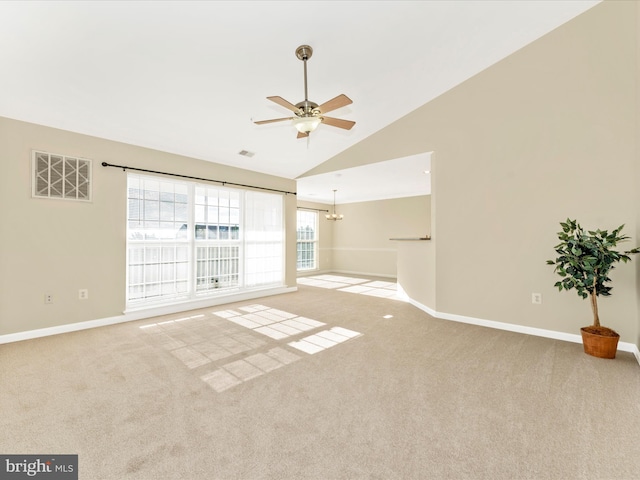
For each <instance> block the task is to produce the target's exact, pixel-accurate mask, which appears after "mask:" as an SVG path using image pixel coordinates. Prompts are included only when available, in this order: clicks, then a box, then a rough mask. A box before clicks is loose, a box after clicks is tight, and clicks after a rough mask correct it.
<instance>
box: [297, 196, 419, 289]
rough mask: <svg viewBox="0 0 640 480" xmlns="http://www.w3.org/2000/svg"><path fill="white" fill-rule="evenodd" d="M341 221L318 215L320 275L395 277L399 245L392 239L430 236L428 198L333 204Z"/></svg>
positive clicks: (302, 204)
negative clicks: (340, 274)
mask: <svg viewBox="0 0 640 480" xmlns="http://www.w3.org/2000/svg"><path fill="white" fill-rule="evenodd" d="M298 206H299V207H307V208H316V209H322V210H330V211H332V210H333V205H326V204H322V203H310V202H303V201H299V202H298ZM336 212H337V213H341V214H343V215H344V219H343V220H339V221H329V220H326V219H325V218H324V215H325V213H326V212H319V213H320V218H319V231H320V242H319V248H320V268H319V270H320V271H324V272H326V271H334V272H342V273H354V274H368V275H374V276H383V277H396V274H397V265H396V263H397V249H398V242H396V241H392V240H390V238H394V237H421V236H425V235H427V234H429V233H430V231H431V228H430V223H431V198H430V196H429V195H424V196H419V197H406V198H395V199H388V200H376V201H371V202H358V203H347V204H336Z"/></svg>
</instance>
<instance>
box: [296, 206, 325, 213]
mask: <svg viewBox="0 0 640 480" xmlns="http://www.w3.org/2000/svg"><path fill="white" fill-rule="evenodd" d="M298 210H313V211H314V212H328V211H329V210H322V209H320V208H310V207H298Z"/></svg>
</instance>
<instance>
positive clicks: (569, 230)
mask: <svg viewBox="0 0 640 480" xmlns="http://www.w3.org/2000/svg"><path fill="white" fill-rule="evenodd" d="M560 226H561V227H562V231H561V232H558V238H559V239H560V243H559V244H558V245H556V246H555V250H556V253H557V254H558V257H557V258H556V259H555V260H547V264H548V265H555V269H554V272H556V273H557V274H558V275H560V277H561V278H562V279H561V280H560V281H558V282H556V284H555V286H556V287H558V290H560V291H562V290H571V289H575V290H576V292H577V293H578V295H579V296H580V297H582V298H583V299H587V298H589V299H590V300H591V309H592V311H593V324H592V325H591V326H588V327H583V328H581V329H580V332H581V333H582V343H583V345H584V351H585V353H588V354H589V355H593V356H596V357H600V358H615V356H616V350H617V348H618V340H619V339H620V335H618V333H617V332H615V331H614V330H612V329H610V328H607V327H603V326H601V325H600V318H599V317H598V297H599V296H600V295H602V296H603V297H608V296H609V295H611V288H612V287H610V286H608V285H607V283H609V282H610V281H611V279H610V278H609V272H610V271H611V270H613V268H615V264H616V263H618V262H620V261H622V262H624V263H627V262H628V261H629V260H631V257H630V256H629V255H630V254H633V253H638V252H640V249H638V248H634V249H632V250H628V251H625V252H619V251H616V250H615V247H616V246H617V244H618V243H619V242H623V241H625V240H628V239H629V237H628V236H626V235H623V234H621V233H620V232H621V231H622V228H623V227H624V225H621V226H619V227H618V228H616V229H615V230H613V231H612V232H611V233H609V232H608V231H606V230H600V229H598V230H595V231H592V230H589V231H586V232H585V230H584V229H583V228H582V227H581V226H580V225H579V224H578V222H577V221H576V220H570V219H567V221H566V222H560Z"/></svg>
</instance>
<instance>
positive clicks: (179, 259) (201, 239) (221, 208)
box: [127, 174, 284, 307]
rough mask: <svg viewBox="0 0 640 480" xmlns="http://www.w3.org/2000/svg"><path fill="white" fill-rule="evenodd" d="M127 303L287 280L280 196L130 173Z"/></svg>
mask: <svg viewBox="0 0 640 480" xmlns="http://www.w3.org/2000/svg"><path fill="white" fill-rule="evenodd" d="M127 190H128V199H127V204H128V215H127V264H128V274H127V305H128V306H130V307H131V306H145V305H155V304H158V303H174V302H177V301H184V300H189V299H196V298H202V297H206V296H212V295H222V294H225V293H229V292H236V291H246V290H250V289H255V288H258V287H263V286H273V285H282V282H283V280H284V254H283V249H284V232H283V221H282V217H283V211H282V210H283V202H282V197H281V195H278V194H272V193H262V192H254V191H247V190H241V189H233V188H227V187H217V186H211V185H202V184H197V183H194V182H187V181H173V180H166V179H159V178H157V177H150V176H143V175H137V174H129V175H128V189H127Z"/></svg>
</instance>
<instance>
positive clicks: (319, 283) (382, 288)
mask: <svg viewBox="0 0 640 480" xmlns="http://www.w3.org/2000/svg"><path fill="white" fill-rule="evenodd" d="M297 281H298V283H299V284H301V285H307V286H310V287H319V288H328V289H332V290H337V291H339V292H347V293H359V294H361V295H370V296H372V297H381V298H388V299H391V300H400V301H406V299H405V298H404V297H402V296H401V295H399V294H398V284H397V283H396V282H385V281H381V280H375V281H370V280H367V279H366V278H354V277H343V276H340V275H313V276H308V277H300V278H298V280H297Z"/></svg>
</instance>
